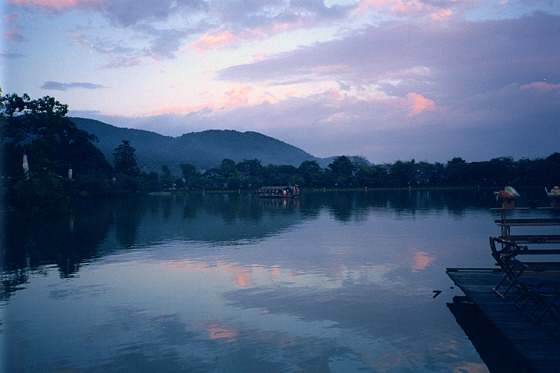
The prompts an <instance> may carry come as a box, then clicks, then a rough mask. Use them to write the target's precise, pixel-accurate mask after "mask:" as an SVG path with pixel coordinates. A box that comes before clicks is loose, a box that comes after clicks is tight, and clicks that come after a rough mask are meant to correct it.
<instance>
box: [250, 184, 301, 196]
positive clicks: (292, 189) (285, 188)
mask: <svg viewBox="0 0 560 373" xmlns="http://www.w3.org/2000/svg"><path fill="white" fill-rule="evenodd" d="M298 195H299V188H298V186H297V185H294V186H290V185H275V186H262V187H260V188H259V189H257V192H256V196H257V197H258V198H296V197H297V196H298Z"/></svg>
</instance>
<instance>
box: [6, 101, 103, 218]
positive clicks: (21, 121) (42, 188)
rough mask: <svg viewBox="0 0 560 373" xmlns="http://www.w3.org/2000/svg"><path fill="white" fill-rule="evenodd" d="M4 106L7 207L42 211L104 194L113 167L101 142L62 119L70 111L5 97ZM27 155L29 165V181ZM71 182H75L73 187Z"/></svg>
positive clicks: (54, 104) (48, 103) (50, 103)
mask: <svg viewBox="0 0 560 373" xmlns="http://www.w3.org/2000/svg"><path fill="white" fill-rule="evenodd" d="M0 100H1V104H0V106H1V107H2V109H3V110H2V128H1V129H2V132H1V134H0V140H1V144H2V149H1V150H2V153H3V154H4V155H5V157H3V159H2V169H1V172H2V176H7V177H9V179H10V180H11V181H10V183H9V185H8V194H9V196H8V197H9V198H8V202H9V203H11V204H13V205H15V206H22V207H23V206H24V205H29V206H32V207H33V208H35V209H39V210H41V209H43V208H48V207H50V206H55V205H60V201H67V200H68V198H69V197H70V195H76V194H80V195H85V194H99V193H103V188H104V180H105V179H106V178H107V177H108V176H109V174H110V172H111V166H110V165H109V163H108V162H107V160H106V159H105V157H104V156H103V154H102V153H101V151H100V150H99V149H97V147H95V145H94V144H93V142H94V141H97V138H96V137H95V136H94V135H92V134H89V133H88V132H86V131H83V130H80V129H78V128H77V127H76V125H75V124H74V123H73V122H72V121H71V120H69V119H67V118H65V117H64V116H65V115H66V113H67V112H68V105H65V104H61V103H60V102H58V101H57V100H56V99H54V98H53V97H49V96H46V97H43V98H40V99H36V100H32V99H31V98H30V97H29V95H27V94H24V95H23V96H21V97H20V96H18V95H16V94H11V95H6V96H3V97H1V98H0ZM24 155H25V156H26V158H27V160H28V164H29V171H28V172H26V174H25V175H24V171H23V168H22V159H23V156H24ZM70 168H72V170H73V173H72V174H70V173H69V169H70ZM24 176H25V178H24ZM69 176H72V177H73V178H74V180H73V181H72V182H70V179H69Z"/></svg>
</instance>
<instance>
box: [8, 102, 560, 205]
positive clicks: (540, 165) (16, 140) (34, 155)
mask: <svg viewBox="0 0 560 373" xmlns="http://www.w3.org/2000/svg"><path fill="white" fill-rule="evenodd" d="M0 105H1V107H0V108H1V111H2V116H1V117H0V120H1V128H2V131H1V133H0V140H1V145H2V153H3V157H2V164H1V169H0V172H1V176H2V193H3V198H5V199H6V200H7V201H8V203H9V204H11V205H15V206H25V205H27V206H33V207H35V208H42V206H43V207H44V206H49V205H57V204H65V203H68V202H69V200H70V199H71V198H72V197H95V196H108V195H118V194H126V195H128V194H132V193H144V192H155V191H161V190H177V189H178V190H238V189H256V188H258V187H261V186H263V185H299V186H300V187H301V188H305V187H309V188H336V187H339V188H363V187H369V188H403V187H416V186H423V187H431V186H435V187H446V186H480V187H496V188H503V187H504V186H505V185H515V186H546V187H549V188H551V187H553V186H554V185H559V184H560V153H554V154H552V155H550V156H548V157H546V158H537V159H532V160H531V159H525V158H523V159H520V160H517V161H516V160H514V159H513V158H511V157H499V158H494V159H491V160H489V161H484V162H467V161H465V160H463V159H462V158H459V157H456V158H453V159H451V160H450V161H448V162H446V163H439V162H435V163H428V162H416V161H415V160H414V159H412V160H409V161H401V160H398V161H396V162H394V163H384V164H371V163H370V162H368V161H367V160H366V159H365V158H363V157H347V156H340V157H337V158H335V159H334V160H333V161H332V163H330V164H329V165H328V167H326V168H322V167H321V166H319V164H318V163H317V162H316V161H304V162H302V163H301V164H300V166H299V167H295V166H291V165H273V164H269V165H263V164H261V162H260V161H259V160H258V159H249V160H247V159H246V160H243V161H241V162H237V163H236V162H234V161H233V160H231V159H227V158H226V159H223V160H222V162H221V164H220V165H219V166H217V167H215V168H211V169H208V170H198V169H197V168H196V167H195V166H194V165H192V164H189V163H184V164H181V165H180V169H181V173H180V175H175V174H173V173H172V172H171V171H170V169H169V167H168V166H166V165H162V166H161V172H155V171H154V172H150V173H145V172H141V171H140V170H139V168H138V165H137V162H136V155H135V149H134V147H133V145H134V144H131V143H130V142H129V141H128V140H123V142H122V144H120V145H119V146H118V147H117V148H115V150H114V153H113V160H112V161H113V162H112V164H111V163H109V162H108V161H107V159H106V158H105V156H104V155H103V154H102V153H101V151H100V150H99V149H98V148H97V147H96V146H95V142H96V141H97V138H96V137H95V135H94V134H90V133H88V132H86V131H83V130H80V129H78V128H77V127H76V125H75V124H74V123H73V122H72V121H71V120H69V119H68V118H65V115H66V113H67V112H68V106H67V105H65V104H61V103H60V102H58V101H57V100H55V99H54V98H52V97H49V96H46V97H43V98H40V99H36V100H32V99H31V98H30V97H29V96H28V95H25V94H24V95H23V96H21V97H20V96H18V95H15V94H11V95H5V96H1V101H0Z"/></svg>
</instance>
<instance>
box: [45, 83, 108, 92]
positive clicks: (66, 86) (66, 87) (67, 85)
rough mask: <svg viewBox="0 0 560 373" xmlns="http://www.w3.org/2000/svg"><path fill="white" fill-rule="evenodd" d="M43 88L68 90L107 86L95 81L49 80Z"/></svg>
mask: <svg viewBox="0 0 560 373" xmlns="http://www.w3.org/2000/svg"><path fill="white" fill-rule="evenodd" d="M41 88H43V89H50V90H55V91H67V90H69V89H74V88H82V89H101V88H105V87H104V86H102V85H99V84H93V83H80V82H72V83H59V82H52V81H47V82H44V83H43V85H42V86H41Z"/></svg>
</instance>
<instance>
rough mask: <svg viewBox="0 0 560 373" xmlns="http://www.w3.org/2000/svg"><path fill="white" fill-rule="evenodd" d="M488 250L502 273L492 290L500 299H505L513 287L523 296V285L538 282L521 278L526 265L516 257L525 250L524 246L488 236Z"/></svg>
mask: <svg viewBox="0 0 560 373" xmlns="http://www.w3.org/2000/svg"><path fill="white" fill-rule="evenodd" d="M497 244H500V246H501V248H500V249H498V247H497ZM490 249H491V250H492V256H493V257H494V259H495V260H496V263H498V265H499V266H500V267H501V268H502V272H503V273H504V275H503V277H502V279H501V280H500V282H498V284H497V285H496V286H495V287H494V288H493V289H492V290H493V291H494V292H495V293H496V294H498V295H499V296H500V297H502V298H505V296H506V294H507V293H508V292H509V291H510V290H511V289H512V288H513V287H515V288H517V289H518V290H520V291H521V292H522V294H523V292H525V289H524V286H523V284H525V285H530V284H535V283H536V282H538V281H537V280H536V279H534V278H523V277H521V275H522V274H523V272H525V270H526V269H527V265H526V264H525V263H523V262H521V261H520V260H518V259H516V256H517V254H519V252H520V251H521V250H526V249H527V247H526V246H520V245H518V244H516V243H515V242H512V241H507V240H504V239H502V238H499V237H493V236H490ZM507 282H509V285H507V287H506V288H505V290H503V291H500V287H501V286H506V283H507Z"/></svg>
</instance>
